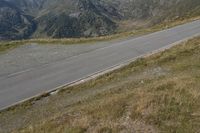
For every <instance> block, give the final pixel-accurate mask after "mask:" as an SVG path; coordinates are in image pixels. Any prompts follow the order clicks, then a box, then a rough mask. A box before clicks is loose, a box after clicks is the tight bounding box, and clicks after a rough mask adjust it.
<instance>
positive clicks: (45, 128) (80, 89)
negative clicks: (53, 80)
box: [0, 37, 200, 133]
mask: <svg viewBox="0 0 200 133" xmlns="http://www.w3.org/2000/svg"><path fill="white" fill-rule="evenodd" d="M199 75H200V37H198V38H194V39H192V40H189V41H188V42H184V43H182V44H180V45H178V46H175V47H173V48H171V49H169V50H166V51H165V52H161V53H158V54H154V55H152V56H150V57H147V58H143V59H138V60H137V61H135V62H133V63H131V64H130V65H128V66H126V67H124V68H121V69H119V70H115V71H114V72H111V73H108V74H105V75H103V76H101V77H98V78H97V79H93V80H91V81H88V82H86V83H83V84H80V85H76V86H73V87H68V88H63V90H62V91H61V92H59V93H58V94H53V95H51V96H47V97H45V96H44V97H43V98H40V99H35V100H32V101H28V102H26V103H23V104H21V105H18V106H15V107H13V108H10V109H9V110H5V111H2V112H1V113H0V132H14V133H15V132H16V133H20V132H21V133H26V132H27V133H55V132H59V133H60V132H67V133H68V132H69V133H85V132H91V133H121V132H126V133H127V132H145V133H148V132H149V133H152V132H153V133H156V132H158V133H159V132H164V133H197V132H200V102H199V99H200V89H199V88H200V76H199Z"/></svg>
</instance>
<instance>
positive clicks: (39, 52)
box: [0, 39, 122, 77]
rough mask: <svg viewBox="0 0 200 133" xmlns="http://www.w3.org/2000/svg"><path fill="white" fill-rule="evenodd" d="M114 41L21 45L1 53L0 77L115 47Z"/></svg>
mask: <svg viewBox="0 0 200 133" xmlns="http://www.w3.org/2000/svg"><path fill="white" fill-rule="evenodd" d="M113 41H116V40H113ZM113 41H109V42H99V43H90V44H73V45H64V44H37V43H31V44H25V45H21V46H19V47H17V48H15V49H12V50H10V51H7V52H5V53H0V70H1V71H0V77H2V76H7V75H11V74H14V73H19V72H22V71H26V70H28V69H31V68H36V67H39V66H42V65H46V64H49V63H56V62H57V61H60V60H65V59H67V58H70V57H72V56H77V55H80V54H83V53H87V52H91V51H94V50H97V49H100V48H103V47H107V46H110V45H113V43H111V42H113ZM119 41H122V39H121V40H117V42H119Z"/></svg>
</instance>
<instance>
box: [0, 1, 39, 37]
mask: <svg viewBox="0 0 200 133" xmlns="http://www.w3.org/2000/svg"><path fill="white" fill-rule="evenodd" d="M35 29H36V24H35V22H34V20H33V17H32V16H28V15H26V14H24V13H23V12H22V11H21V10H20V9H19V8H17V7H16V6H15V5H14V4H12V3H9V2H6V1H2V0H1V1H0V39H23V38H27V37H29V36H30V35H31V34H32V33H33V32H34V31H35Z"/></svg>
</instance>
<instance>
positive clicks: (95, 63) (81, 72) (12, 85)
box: [0, 20, 200, 109]
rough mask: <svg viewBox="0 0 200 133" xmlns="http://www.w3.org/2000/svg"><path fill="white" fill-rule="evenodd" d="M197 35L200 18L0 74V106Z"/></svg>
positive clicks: (0, 107)
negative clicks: (65, 57) (28, 67)
mask: <svg viewBox="0 0 200 133" xmlns="http://www.w3.org/2000/svg"><path fill="white" fill-rule="evenodd" d="M197 35H200V20H197V21H194V22H190V23H187V24H184V25H180V26H177V27H174V28H171V29H167V30H164V31H160V32H155V33H152V34H149V35H145V36H141V37H138V38H133V39H129V40H126V41H123V42H115V44H112V45H109V46H107V47H103V48H99V49H97V50H94V51H91V52H88V53H85V54H81V55H77V56H74V57H71V58H67V59H65V60H62V61H59V62H56V63H50V64H47V65H43V66H40V67H37V68H35V69H34V68H31V69H28V70H24V71H21V72H18V73H14V74H10V75H6V76H5V75H4V76H2V77H0V109H3V108H5V107H8V106H10V105H13V104H15V103H18V102H19V101H22V100H24V99H27V98H30V97H33V96H35V95H37V94H40V93H43V92H46V91H50V90H52V89H53V88H57V87H59V86H62V85H66V84H69V83H71V82H73V81H76V80H78V79H81V78H84V77H87V76H88V75H91V74H94V73H96V72H99V71H102V70H106V69H108V68H110V67H112V66H115V65H117V64H120V63H123V62H125V61H128V60H131V59H133V58H137V57H139V56H141V55H145V54H148V53H150V52H152V51H155V50H158V49H160V48H163V47H166V46H169V45H170V44H173V43H176V42H179V41H181V40H185V39H188V38H191V37H194V36H197Z"/></svg>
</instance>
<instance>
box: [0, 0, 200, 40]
mask: <svg viewBox="0 0 200 133" xmlns="http://www.w3.org/2000/svg"><path fill="white" fill-rule="evenodd" d="M199 14H200V1H199V0H0V39H22V38H45V37H52V38H63V37H90V36H101V35H108V34H113V33H116V32H117V29H118V27H119V25H120V23H121V22H123V21H126V20H130V21H132V22H134V21H138V20H140V21H148V22H149V23H150V24H157V23H160V22H162V21H165V20H170V19H176V18H181V17H191V16H198V15H199Z"/></svg>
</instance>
